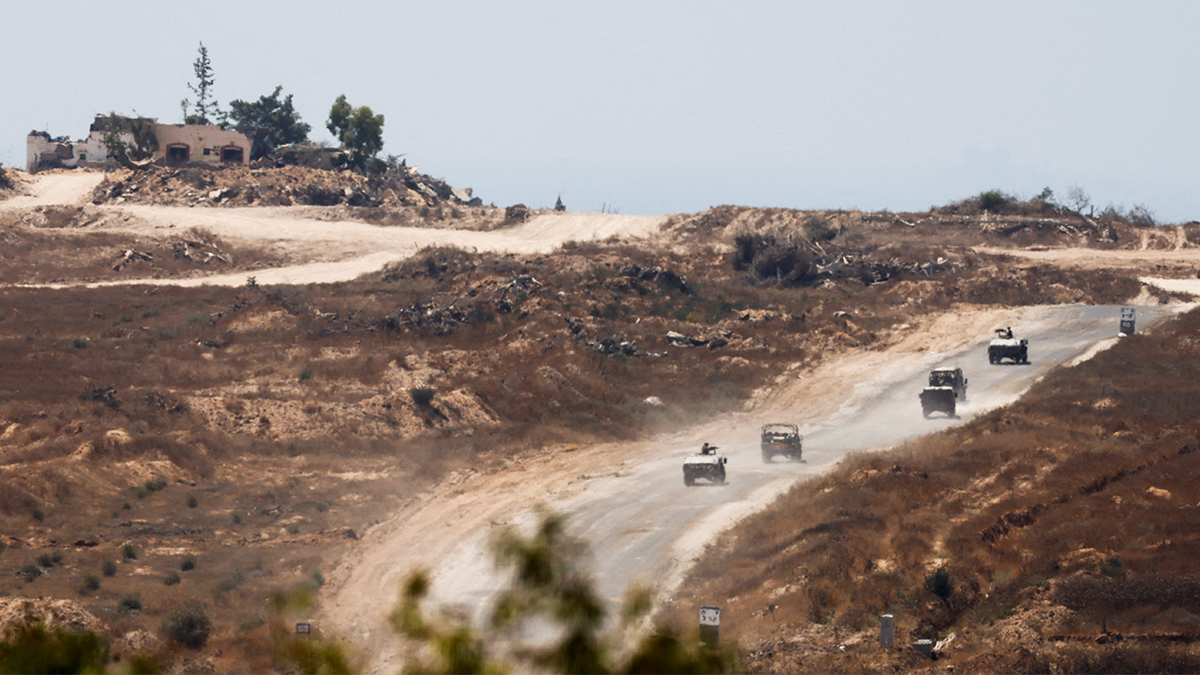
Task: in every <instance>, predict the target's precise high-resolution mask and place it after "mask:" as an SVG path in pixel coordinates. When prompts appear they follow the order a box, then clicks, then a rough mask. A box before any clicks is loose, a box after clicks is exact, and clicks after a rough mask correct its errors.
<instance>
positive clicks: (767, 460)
mask: <svg viewBox="0 0 1200 675" xmlns="http://www.w3.org/2000/svg"><path fill="white" fill-rule="evenodd" d="M774 457H775V456H774V455H771V454H769V453H766V452H764V453H763V464H770V463H771V460H772V459H774Z"/></svg>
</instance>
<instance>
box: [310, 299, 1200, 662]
mask: <svg viewBox="0 0 1200 675" xmlns="http://www.w3.org/2000/svg"><path fill="white" fill-rule="evenodd" d="M1183 307H1184V306H1173V307H1163V306H1148V307H1140V308H1139V316H1140V320H1141V322H1142V324H1141V325H1143V326H1149V325H1151V324H1153V323H1154V322H1157V321H1159V320H1162V319H1163V318H1165V317H1168V316H1172V315H1174V314H1175V313H1176V312H1177V311H1180V310H1181V309H1182V308H1183ZM1118 318H1119V308H1117V307H1088V306H1062V307H1033V308H1023V309H1018V310H1011V311H994V312H978V313H974V314H971V315H968V316H963V315H956V316H945V317H939V318H936V319H934V320H932V321H930V322H929V323H928V324H927V325H923V326H919V327H918V326H913V327H912V328H910V329H909V330H908V332H907V333H906V334H904V335H902V336H898V339H896V340H895V341H894V343H893V344H892V345H891V346H890V347H889V348H888V349H886V350H882V351H872V352H864V353H855V354H849V355H847V356H846V357H844V358H841V359H838V360H835V361H831V362H828V363H826V364H825V365H823V366H822V367H820V368H819V369H817V370H816V371H813V372H796V373H793V374H792V375H791V376H790V377H789V378H788V379H789V381H788V382H787V383H786V384H784V385H782V386H780V387H778V388H777V389H775V390H773V391H772V392H770V393H769V394H767V395H765V396H764V397H762V398H761V399H760V400H759V401H757V402H756V403H755V404H754V405H753V406H752V407H751V408H749V409H748V410H746V411H743V412H738V413H732V414H729V415H726V416H723V417H721V418H719V419H715V420H708V421H706V422H699V421H698V422H697V423H696V425H695V426H692V427H689V428H687V429H686V430H682V431H681V432H680V433H678V434H672V435H666V436H662V437H660V438H656V439H653V440H651V441H648V442H646V443H641V444H628V445H622V446H603V447H593V448H586V449H582V450H577V451H574V452H570V453H564V454H559V455H552V456H550V457H545V458H540V459H538V460H536V461H533V462H530V463H528V464H526V463H521V462H517V463H515V464H514V466H512V467H509V468H508V469H505V470H504V471H500V472H496V473H494V474H488V475H479V474H472V475H467V476H459V477H457V478H456V480H455V481H452V484H450V485H447V486H445V488H444V489H439V490H438V491H437V492H436V493H434V494H430V495H428V497H427V498H426V499H424V500H421V501H420V502H419V503H417V504H414V505H413V506H412V507H410V508H408V509H405V510H404V511H403V512H402V513H397V514H395V516H394V517H393V518H392V519H391V520H390V521H389V522H388V523H386V524H383V525H381V526H380V527H379V528H377V529H376V530H374V531H371V532H369V533H368V535H367V537H366V540H365V541H366V542H367V545H366V546H364V547H363V549H362V550H360V551H359V552H358V554H356V556H355V558H354V559H352V560H348V561H346V563H345V564H344V565H343V567H342V568H340V569H339V571H338V575H337V581H338V583H337V586H336V590H335V591H334V592H333V593H332V594H331V597H330V599H329V601H327V602H326V604H325V612H324V614H323V615H322V617H321V618H323V619H325V620H326V621H327V622H328V623H330V624H333V625H337V626H342V627H344V628H348V629H350V631H351V635H352V639H354V640H355V641H356V642H358V643H360V644H362V645H365V646H367V647H368V649H367V650H366V652H365V653H370V654H373V655H374V658H373V660H372V662H371V664H370V668H369V672H373V673H385V672H395V671H396V670H397V668H399V667H400V665H401V660H400V652H399V648H398V646H397V644H396V640H395V639H394V638H393V637H392V636H391V635H390V633H389V632H388V629H387V627H386V625H385V624H384V623H383V621H382V617H384V616H386V614H387V612H388V611H389V609H390V607H391V605H392V604H393V603H394V602H395V600H396V590H397V588H398V586H399V584H400V583H401V581H402V579H403V578H404V576H405V575H407V574H408V573H409V572H410V571H412V570H414V569H418V568H423V567H424V568H428V569H430V570H433V571H434V576H433V580H434V583H433V589H432V593H431V600H432V602H433V603H434V604H441V605H442V606H448V607H453V608H455V609H456V613H457V614H460V615H466V616H472V617H474V618H475V619H476V620H480V619H482V618H483V616H484V615H485V614H486V611H487V603H488V600H489V599H490V598H491V597H492V594H493V593H494V591H495V590H496V589H497V588H498V587H499V586H500V585H501V584H502V581H503V580H502V579H500V578H498V577H497V576H496V574H495V572H494V571H493V569H492V565H491V562H490V559H489V556H488V553H487V542H488V539H489V535H490V533H491V532H492V531H493V530H494V528H495V527H496V526H497V525H499V524H516V525H518V526H528V525H531V524H532V523H533V522H534V521H535V519H536V511H535V510H534V509H533V508H531V506H532V505H534V504H539V503H540V504H543V505H546V506H548V507H550V508H551V509H552V510H554V511H556V512H558V513H562V514H565V515H566V516H567V518H568V524H569V527H570V529H571V531H572V533H574V534H576V535H578V536H580V537H582V538H584V539H585V540H587V541H589V542H591V545H592V549H593V554H594V560H593V568H592V570H593V572H594V574H595V577H596V579H597V581H598V584H599V590H600V592H601V594H602V595H603V596H604V597H605V598H606V599H607V600H608V601H609V602H610V603H611V606H612V607H613V609H614V610H615V608H616V607H618V606H619V605H618V603H619V602H620V600H621V598H622V597H623V595H624V593H625V592H626V591H627V589H628V588H629V587H630V585H631V584H635V583H641V584H644V585H648V586H650V587H652V588H653V589H654V590H655V592H656V593H658V594H660V595H661V594H669V593H670V592H671V591H672V590H673V589H674V588H675V587H676V585H677V584H678V582H679V581H680V579H681V577H682V574H683V573H684V572H685V571H686V570H687V568H688V566H689V565H690V563H691V561H692V560H694V559H695V557H696V556H697V555H699V554H700V553H701V552H702V550H703V548H704V546H705V545H706V544H708V543H709V542H711V541H714V540H715V538H716V537H718V536H720V534H721V532H722V531H723V530H725V529H726V528H728V527H730V526H731V525H733V524H734V523H736V522H737V521H738V520H740V519H741V518H744V517H745V516H747V515H749V514H750V513H753V512H754V511H756V510H757V509H759V508H761V507H763V506H765V505H766V504H768V503H770V501H771V500H772V499H773V498H774V497H775V496H777V495H779V494H780V493H782V492H783V491H785V490H787V489H788V488H789V487H790V486H791V485H792V484H793V483H794V482H795V481H796V480H799V479H802V478H804V477H807V476H812V475H816V474H819V473H821V472H823V471H825V470H827V469H828V468H830V467H831V466H832V465H834V464H836V463H837V462H838V461H839V460H840V459H842V458H843V457H844V456H845V455H846V454H847V453H849V452H854V451H858V450H867V449H873V448H884V447H889V446H891V445H894V444H896V443H899V442H901V441H903V440H907V439H910V438H915V437H917V436H920V435H922V434H925V433H930V432H935V431H938V430H940V429H944V428H946V427H948V426H951V425H955V424H961V423H962V422H964V421H966V420H969V419H971V418H972V417H974V416H976V415H978V414H981V413H983V412H986V411H988V410H991V409H993V408H995V407H998V406H1002V405H1005V404H1007V403H1010V402H1012V401H1014V400H1016V399H1017V398H1018V397H1019V396H1020V395H1021V393H1023V392H1024V391H1025V390H1026V389H1027V388H1028V387H1029V386H1030V385H1031V384H1032V383H1033V382H1034V381H1036V380H1037V379H1039V378H1040V377H1042V376H1043V375H1045V374H1046V373H1047V372H1048V371H1049V370H1050V369H1052V368H1054V367H1056V366H1059V365H1062V364H1064V363H1070V362H1072V360H1073V359H1076V358H1079V357H1081V356H1084V355H1088V354H1090V353H1094V350H1095V349H1098V348H1102V347H1104V346H1107V345H1108V344H1111V343H1112V342H1113V341H1115V340H1116V332H1117V326H1118ZM1009 325H1011V326H1014V327H1015V328H1016V329H1017V330H1018V331H1019V334H1020V336H1021V337H1025V338H1027V339H1030V340H1031V344H1032V348H1031V359H1032V361H1033V363H1032V364H1031V365H1028V366H992V365H990V364H988V362H987V356H986V344H987V340H988V339H989V338H990V336H991V330H992V328H994V327H996V326H1009ZM940 366H958V367H962V368H964V370H965V371H966V373H967V375H968V377H969V378H970V381H971V383H970V387H969V391H968V394H969V396H968V399H967V401H966V403H965V404H964V405H962V406H961V408H960V411H959V415H960V417H959V418H956V419H947V418H940V417H935V418H931V419H924V418H923V417H922V415H921V411H920V405H919V403H918V401H917V393H918V392H919V391H920V390H921V387H922V386H923V385H924V381H925V377H926V375H927V373H928V371H929V370H930V369H931V368H934V367H940ZM813 402H820V404H819V405H812V403H813ZM773 421H788V422H795V423H798V424H800V425H801V430H802V432H803V433H804V434H805V435H806V439H805V443H804V445H805V451H804V457H805V460H804V462H802V463H786V462H782V461H776V462H774V463H772V464H770V465H764V464H763V463H762V460H761V457H760V456H759V451H758V444H757V435H758V430H759V428H760V426H761V425H762V424H764V423H767V422H773ZM704 441H708V442H712V443H714V444H716V445H718V446H719V447H720V448H721V450H722V453H723V454H725V455H727V456H728V457H729V465H728V471H729V476H730V479H729V481H728V483H727V484H726V485H723V486H703V485H701V486H696V487H691V488H689V487H685V486H684V484H683V481H682V469H681V467H682V462H683V458H684V457H685V456H686V455H687V454H690V453H693V452H695V451H696V449H697V448H698V447H699V445H700V444H701V443H702V442H704Z"/></svg>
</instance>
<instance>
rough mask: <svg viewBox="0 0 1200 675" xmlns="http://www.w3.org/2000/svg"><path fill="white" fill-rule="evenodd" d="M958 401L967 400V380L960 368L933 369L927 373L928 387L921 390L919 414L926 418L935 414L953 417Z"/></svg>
mask: <svg viewBox="0 0 1200 675" xmlns="http://www.w3.org/2000/svg"><path fill="white" fill-rule="evenodd" d="M959 400H963V401H965V400H967V378H965V377H963V372H962V368H934V369H933V370H931V371H929V386H927V387H925V388H924V389H923V390H921V412H922V413H924V415H925V416H926V417H929V415H930V414H932V413H935V412H943V413H946V415H947V416H949V417H954V416H955V414H956V413H957V406H958V402H959Z"/></svg>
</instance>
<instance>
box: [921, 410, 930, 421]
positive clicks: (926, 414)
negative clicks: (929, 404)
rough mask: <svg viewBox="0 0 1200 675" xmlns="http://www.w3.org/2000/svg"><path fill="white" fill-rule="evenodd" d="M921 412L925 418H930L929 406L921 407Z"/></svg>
mask: <svg viewBox="0 0 1200 675" xmlns="http://www.w3.org/2000/svg"><path fill="white" fill-rule="evenodd" d="M921 414H922V415H924V416H925V419H929V408H923V409H921Z"/></svg>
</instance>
